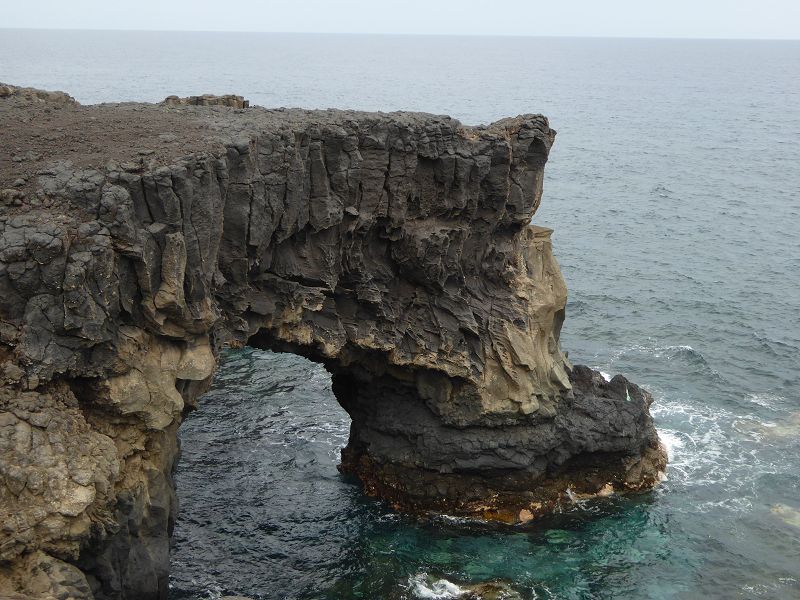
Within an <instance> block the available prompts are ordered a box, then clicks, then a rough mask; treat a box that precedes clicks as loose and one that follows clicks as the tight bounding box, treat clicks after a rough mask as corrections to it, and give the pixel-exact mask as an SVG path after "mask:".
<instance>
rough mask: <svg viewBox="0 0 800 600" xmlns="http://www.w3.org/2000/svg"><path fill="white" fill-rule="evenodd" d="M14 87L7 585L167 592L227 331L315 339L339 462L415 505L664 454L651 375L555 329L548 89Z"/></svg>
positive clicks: (643, 476)
mask: <svg viewBox="0 0 800 600" xmlns="http://www.w3.org/2000/svg"><path fill="white" fill-rule="evenodd" d="M0 92H2V93H0V131H2V132H3V134H2V135H3V138H4V139H3V142H4V148H6V150H4V151H3V153H1V154H0V190H3V192H2V193H1V194H0V198H2V199H3V204H2V206H0V378H1V379H2V381H3V385H2V388H0V478H1V480H2V484H0V520H2V523H3V525H2V533H0V594H6V595H9V596H12V595H13V594H17V595H23V596H27V597H41V598H46V597H51V596H57V597H74V598H91V597H94V598H98V599H99V598H136V599H147V598H165V597H166V596H167V576H168V567H169V537H170V533H171V530H172V526H173V523H174V517H175V512H176V504H177V503H176V497H175V492H174V485H173V482H172V477H171V474H172V470H173V468H174V466H175V461H176V458H177V455H178V448H177V443H176V431H177V428H178V426H179V424H180V422H181V419H182V417H183V415H184V414H185V412H186V411H187V410H190V409H192V408H195V407H196V406H197V403H198V402H197V400H198V397H199V396H200V395H201V394H202V393H203V392H204V391H205V390H206V389H208V386H209V385H210V382H211V377H212V374H213V372H214V369H215V366H216V362H217V356H218V352H219V349H220V348H221V347H223V346H225V345H228V346H241V345H246V344H249V345H253V346H257V347H261V348H270V349H274V350H279V351H290V352H296V353H298V354H302V355H304V356H307V357H309V358H311V359H313V360H316V361H319V362H322V363H323V364H324V365H325V366H326V367H327V368H328V369H329V370H330V372H331V373H332V374H333V391H334V393H335V394H336V397H337V398H338V399H339V401H340V402H341V404H342V406H344V408H345V409H346V410H347V411H348V412H349V414H350V415H351V417H352V419H353V422H352V429H351V434H350V441H349V443H348V446H347V448H345V450H344V451H343V452H342V464H341V468H342V470H344V471H348V472H351V473H354V474H356V475H357V476H358V477H359V478H360V480H361V481H362V482H363V484H364V488H365V491H366V492H367V493H368V494H371V495H374V496H376V497H379V498H382V499H385V500H387V501H389V502H391V503H392V504H393V505H394V506H396V507H397V508H399V509H402V510H408V511H418V512H428V511H442V512H447V513H451V514H459V515H468V516H475V517H482V518H489V519H498V520H502V521H507V522H519V521H528V520H530V519H533V518H535V517H537V516H538V515H540V514H542V513H544V512H547V511H549V510H553V509H554V508H555V507H557V506H558V505H559V504H563V503H565V502H570V501H574V500H575V499H577V498H582V497H589V496H595V495H600V496H603V495H608V494H610V493H613V492H624V491H636V490H643V489H648V488H651V487H652V486H653V485H655V484H656V483H657V482H658V480H659V479H660V477H661V475H662V473H663V470H664V468H665V462H666V458H665V453H664V450H663V448H662V447H661V446H660V445H659V442H658V438H657V435H656V432H655V429H654V427H653V423H652V420H651V418H650V416H649V412H648V407H649V405H650V402H651V398H650V396H649V395H648V394H647V392H645V391H644V390H642V389H640V388H639V387H637V386H636V385H634V384H632V383H630V382H628V381H627V380H625V379H624V378H622V377H621V376H617V377H615V378H614V379H613V380H611V381H610V382H606V381H605V380H604V379H603V378H602V377H601V376H600V375H599V374H597V373H596V372H593V371H591V370H590V369H588V368H586V367H574V368H573V367H572V366H571V365H570V364H569V363H568V361H567V359H566V357H565V355H564V354H563V353H562V351H561V349H560V347H559V342H558V338H559V331H560V328H561V323H562V322H563V319H564V306H565V303H566V287H565V285H564V282H563V280H562V277H561V274H560V271H559V268H558V265H557V263H556V261H555V259H554V258H553V255H552V251H551V242H550V231H549V230H546V229H543V228H540V227H535V226H532V225H531V224H530V219H531V217H532V215H533V214H534V212H535V211H536V208H537V207H538V205H539V201H540V199H541V191H542V181H543V169H544V164H545V162H546V160H547V155H548V152H549V150H550V147H551V145H552V143H553V139H554V136H555V132H554V131H552V130H551V129H550V128H549V125H548V122H547V120H546V119H545V118H544V117H542V116H539V115H524V116H520V117H516V118H513V119H504V120H502V121H498V122H496V123H493V124H492V125H489V126H487V127H465V126H463V125H461V124H460V123H459V122H457V121H455V120H453V119H450V118H448V117H440V116H433V115H426V114H409V113H391V114H382V113H359V112H347V111H302V110H283V109H282V110H266V109H262V108H257V107H256V108H249V109H247V110H240V109H236V108H229V107H226V106H196V105H195V104H197V103H195V102H190V103H188V104H184V103H182V102H169V103H167V105H147V104H119V105H98V106H87V107H82V106H79V105H78V104H77V103H75V102H74V101H71V99H69V97H68V96H66V95H65V94H50V93H44V92H41V93H40V92H37V91H35V90H34V91H30V90H22V91H20V88H14V87H13V86H0ZM200 104H202V103H200ZM211 104H214V103H211ZM223 104H225V102H223ZM9 149H10V150H9ZM9 154H10V155H9ZM15 157H21V158H20V160H14V158H15ZM201 404H202V402H201Z"/></svg>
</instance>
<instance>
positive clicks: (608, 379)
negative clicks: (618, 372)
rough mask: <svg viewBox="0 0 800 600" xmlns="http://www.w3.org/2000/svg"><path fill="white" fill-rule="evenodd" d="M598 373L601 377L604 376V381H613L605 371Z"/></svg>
mask: <svg viewBox="0 0 800 600" xmlns="http://www.w3.org/2000/svg"><path fill="white" fill-rule="evenodd" d="M598 373H600V375H602V376H603V379H605V380H606V381H611V375H609V374H608V373H606V372H605V371H598Z"/></svg>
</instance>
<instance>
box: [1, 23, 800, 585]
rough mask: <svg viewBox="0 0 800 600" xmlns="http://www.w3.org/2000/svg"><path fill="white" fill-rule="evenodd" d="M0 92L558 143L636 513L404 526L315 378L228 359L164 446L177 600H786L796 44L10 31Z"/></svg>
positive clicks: (797, 416)
mask: <svg viewBox="0 0 800 600" xmlns="http://www.w3.org/2000/svg"><path fill="white" fill-rule="evenodd" d="M0 80H2V81H8V82H11V83H16V84H25V85H34V86H38V87H45V88H61V89H65V90H67V91H69V92H70V93H72V94H73V95H75V96H76V97H77V98H78V99H79V100H80V101H82V102H97V101H105V100H119V99H130V100H160V99H162V98H163V97H165V96H167V95H169V94H173V93H177V94H180V95H186V94H195V93H203V92H211V93H228V92H235V93H239V94H243V95H245V96H246V97H248V98H249V99H250V100H251V101H253V102H254V103H257V104H262V105H267V106H280V105H285V106H290V105H291V106H304V107H314V108H320V107H329V106H337V107H351V108H363V109H376V110H394V109H414V110H425V111H429V112H436V113H449V114H452V115H453V116H455V117H457V118H459V119H461V120H462V121H464V122H466V123H482V122H488V121H491V120H494V119H497V118H499V117H502V116H507V115H515V114H519V113H523V112H543V113H545V114H547V115H548V116H549V117H550V118H551V123H552V125H553V127H555V128H556V129H557V130H558V131H559V135H558V139H557V142H556V146H555V147H554V150H553V153H552V155H551V160H550V162H549V163H548V166H547V170H546V181H545V195H544V199H543V203H542V207H541V209H540V211H539V213H538V214H537V215H536V217H535V219H534V221H535V222H536V223H538V224H541V225H546V226H549V227H553V228H554V229H555V234H554V238H553V239H554V247H555V251H556V256H557V257H558V258H559V260H560V262H561V265H562V269H563V272H564V276H565V278H566V280H567V283H568V285H569V288H570V301H569V305H568V308H567V320H566V323H565V326H564V330H563V335H562V341H563V345H564V347H565V348H566V349H568V350H569V352H570V356H571V358H572V359H573V360H574V361H575V362H583V363H586V364H589V365H590V366H593V367H595V368H599V369H601V370H602V371H604V372H607V373H609V374H613V373H616V372H621V373H624V374H625V375H626V376H628V377H630V378H631V379H633V380H635V381H637V382H639V383H641V384H643V385H645V387H647V388H648V389H649V390H651V392H652V393H653V395H654V397H655V404H654V406H653V412H654V416H655V419H656V423H657V426H658V428H659V431H660V432H661V434H662V437H663V439H664V440H665V442H667V444H668V445H669V447H670V455H671V459H672V460H671V464H670V468H669V472H668V480H667V481H666V482H665V483H664V484H663V485H662V486H661V487H660V488H659V489H658V490H657V491H656V492H654V493H652V494H648V495H644V496H641V497H638V498H633V499H628V500H619V499H617V500H611V501H608V502H602V503H595V504H586V505H579V506H575V507H572V508H571V509H570V510H568V511H567V512H565V513H563V514H560V515H554V516H553V517H552V518H550V519H548V520H546V521H543V522H540V523H537V524H535V525H534V526H531V527H528V528H500V529H498V528H492V527H485V526H481V525H479V524H474V523H464V522H457V521H453V520H448V519H440V520H437V521H435V522H420V521H417V520H415V519H411V518H409V517H404V516H398V515H395V514H393V513H391V512H390V511H388V510H387V509H386V508H385V507H383V506H382V505H381V504H378V503H375V502H372V501H370V500H368V499H365V498H363V497H362V495H361V494H360V492H359V489H358V486H357V485H356V484H355V483H354V482H352V481H348V480H346V479H343V478H342V477H341V476H340V475H339V474H338V473H337V471H336V468H335V465H336V462H337V460H338V451H339V448H340V447H341V446H342V445H343V444H344V443H345V441H346V437H347V428H348V423H347V416H346V414H345V413H344V412H343V411H342V410H341V409H340V408H339V406H338V405H337V404H336V401H335V399H334V398H333V396H332V394H331V392H330V380H329V377H328V375H327V374H326V373H325V371H324V370H323V369H321V368H320V367H319V366H318V365H314V364H312V363H308V362H307V361H305V360H303V359H301V358H298V357H295V356H291V355H275V354H269V353H264V352H260V351H256V350H251V349H246V350H243V351H239V352H231V353H228V354H226V355H225V360H224V362H223V366H222V368H221V370H220V372H219V374H218V377H217V380H216V384H215V387H214V389H213V390H212V391H211V392H210V393H209V394H208V395H207V396H206V397H205V398H204V399H203V400H202V401H201V409H200V410H199V411H198V412H196V413H194V414H193V415H192V416H191V417H190V418H189V419H188V421H187V422H186V423H185V425H184V426H183V427H182V430H181V436H182V440H183V451H184V454H183V458H182V461H181V464H180V467H179V470H178V473H177V481H178V488H179V495H180V498H181V507H182V508H181V514H180V517H179V520H178V523H177V527H176V534H175V541H176V545H175V550H174V553H173V565H172V568H173V577H172V589H173V596H174V597H175V598H214V597H218V596H219V595H220V594H223V593H238V594H242V595H246V596H249V597H252V598H259V599H283V598H293V599H294V598H297V599H299V598H303V599H311V598H326V599H335V598H342V599H350V598H361V599H383V598H388V599H400V598H407V599H409V600H411V599H415V598H442V599H444V598H452V597H455V596H457V594H458V590H461V589H466V587H467V586H469V585H471V584H475V583H480V582H486V581H493V580H496V581H500V582H501V584H502V585H506V586H507V587H508V589H509V590H511V591H513V592H514V593H517V594H519V596H520V597H522V598H526V599H533V598H537V599H540V598H559V599H581V600H582V599H590V598H592V599H593V598H614V599H617V598H653V599H673V598H675V599H678V598H680V599H684V598H685V599H693V598H776V599H783V598H787V599H791V598H800V512H798V511H800V465H798V462H799V461H798V459H799V458H800V436H799V435H798V434H799V433H800V375H799V374H798V373H800V358H798V357H800V235H798V226H799V225H800V43H798V42H733V41H713V42H712V41H670V40H660V41H645V40H602V39H592V40H588V39H535V38H458V37H454V38H439V37H412V36H394V37H391V36H390V37H371V36H317V35H307V36H303V35H263V34H176V33H121V32H114V33H103V32H100V33H97V32H95V33H87V32H60V33H57V34H54V33H47V32H13V31H2V30H0Z"/></svg>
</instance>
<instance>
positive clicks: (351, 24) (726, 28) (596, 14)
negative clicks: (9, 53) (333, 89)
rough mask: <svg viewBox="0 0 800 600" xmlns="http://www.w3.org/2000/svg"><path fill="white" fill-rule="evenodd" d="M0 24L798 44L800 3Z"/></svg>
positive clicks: (160, 12)
mask: <svg viewBox="0 0 800 600" xmlns="http://www.w3.org/2000/svg"><path fill="white" fill-rule="evenodd" d="M0 27H41V28H70V29H73V28H74V29H166V30H201V31H208V30H219V31H304V32H342V33H433V34H436V33H439V34H469V35H476V34H477V35H556V36H561V35H570V36H633V37H711V38H789V39H800V0H545V1H542V0H394V1H391V2H389V1H384V0H283V1H271V0H265V1H258V0H234V1H228V2H225V1H223V0H135V1H128V0H29V1H27V2H19V1H14V0H0Z"/></svg>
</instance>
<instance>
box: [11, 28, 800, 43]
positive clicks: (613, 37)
mask: <svg viewBox="0 0 800 600" xmlns="http://www.w3.org/2000/svg"><path fill="white" fill-rule="evenodd" d="M3 30H6V31H76V32H78V31H108V32H130V33H245V34H253V33H260V34H269V35H341V36H385V37H412V36H419V37H501V38H544V39H598V40H602V39H606V40H679V41H693V40H694V41H714V42H725V41H728V42H798V41H800V38H764V37H697V36H680V35H650V36H646V35H642V36H635V35H574V34H562V35H558V34H551V35H545V34H523V33H409V32H391V33H390V32H364V31H264V30H245V29H136V28H106V27H0V31H3Z"/></svg>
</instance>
